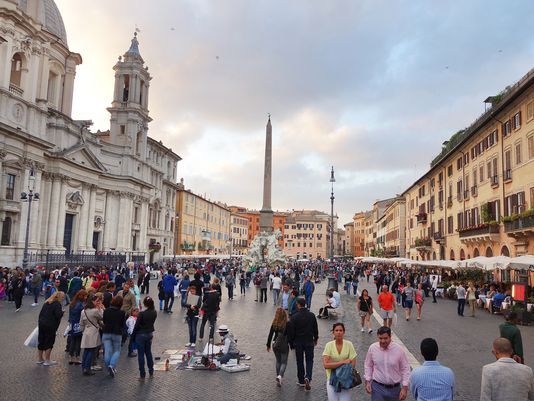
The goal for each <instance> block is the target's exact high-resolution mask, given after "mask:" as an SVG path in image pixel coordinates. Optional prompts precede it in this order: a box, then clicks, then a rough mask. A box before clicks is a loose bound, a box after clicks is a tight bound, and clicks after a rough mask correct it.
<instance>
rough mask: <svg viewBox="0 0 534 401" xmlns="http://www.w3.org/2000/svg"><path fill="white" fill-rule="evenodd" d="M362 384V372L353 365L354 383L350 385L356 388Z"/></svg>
mask: <svg viewBox="0 0 534 401" xmlns="http://www.w3.org/2000/svg"><path fill="white" fill-rule="evenodd" d="M360 384H362V377H361V376H360V372H358V370H357V369H356V368H355V367H354V366H353V367H352V383H351V385H350V388H354V387H357V386H359V385H360Z"/></svg>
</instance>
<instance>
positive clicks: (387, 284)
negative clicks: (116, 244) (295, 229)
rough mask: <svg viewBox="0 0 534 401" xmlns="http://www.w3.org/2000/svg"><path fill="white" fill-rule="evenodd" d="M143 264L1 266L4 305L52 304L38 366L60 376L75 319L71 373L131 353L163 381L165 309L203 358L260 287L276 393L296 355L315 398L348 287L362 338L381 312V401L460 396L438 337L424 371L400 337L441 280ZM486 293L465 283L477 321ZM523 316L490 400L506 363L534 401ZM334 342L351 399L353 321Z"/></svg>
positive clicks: (508, 327)
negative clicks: (60, 353) (324, 331)
mask: <svg viewBox="0 0 534 401" xmlns="http://www.w3.org/2000/svg"><path fill="white" fill-rule="evenodd" d="M132 267H133V266H128V265H120V266H113V267H109V268H106V267H77V268H72V267H64V268H62V269H54V270H51V271H50V270H39V269H32V270H27V271H23V270H22V269H20V268H16V269H0V299H2V297H4V298H5V299H6V301H8V302H13V303H14V304H15V311H17V312H18V311H19V310H20V308H21V307H22V302H23V299H24V296H25V295H27V296H29V297H32V298H33V303H32V304H31V305H32V307H37V306H40V302H39V301H40V298H41V297H43V298H44V303H43V304H42V307H41V311H40V313H39V319H38V346H37V348H38V355H37V361H36V363H37V364H38V365H42V366H46V367H50V366H53V365H55V364H57V362H56V361H55V360H53V359H52V350H53V347H54V343H55V338H56V334H57V331H58V330H59V327H60V322H61V321H62V318H63V315H64V312H67V314H68V328H67V329H66V330H65V333H64V334H65V335H66V336H67V347H66V350H65V351H66V352H68V356H69V364H70V365H80V366H81V368H82V374H83V375H86V376H92V375H94V374H95V372H96V371H98V370H103V369H106V370H107V372H108V374H109V376H111V377H115V376H116V375H117V363H118V361H119V357H120V355H121V350H122V348H123V347H124V348H125V349H127V355H128V357H137V359H138V365H139V380H140V381H143V380H145V377H146V370H148V375H149V376H150V377H152V376H153V373H154V358H153V356H152V351H151V349H152V341H153V336H154V332H155V321H156V319H157V316H158V312H157V307H158V306H159V311H160V313H166V314H172V313H173V312H174V311H173V308H175V302H174V301H175V298H179V300H180V302H179V304H180V308H183V309H184V313H185V318H186V319H185V320H186V322H187V332H188V334H189V336H188V342H187V344H186V346H187V347H190V348H192V350H193V351H195V350H197V351H199V350H200V349H199V347H201V346H202V343H203V340H204V335H205V333H206V325H208V326H209V331H208V340H209V341H208V342H211V343H213V342H214V335H215V332H216V328H217V324H218V322H217V320H218V315H219V310H220V307H221V299H222V298H223V297H227V299H228V300H229V301H232V300H233V299H234V298H235V297H236V292H234V289H235V287H236V286H237V285H239V287H240V296H241V297H245V299H246V296H247V294H248V293H249V292H250V290H252V289H253V290H254V291H253V293H252V298H253V300H254V302H258V303H268V302H269V300H268V298H272V303H273V305H274V307H275V309H274V310H275V312H274V318H273V321H272V324H271V327H270V331H269V333H268V337H267V343H266V349H267V351H268V352H270V351H272V352H273V354H274V356H275V382H276V384H277V385H278V386H282V383H283V380H284V374H285V371H286V367H287V363H288V358H289V354H290V351H291V350H294V353H295V359H296V365H297V384H298V386H300V387H302V388H303V389H304V390H306V391H310V390H311V382H312V372H313V364H314V353H315V348H316V346H317V342H318V338H319V329H318V323H317V319H318V318H326V319H327V318H329V317H331V316H332V315H336V314H337V313H338V311H340V310H341V305H342V300H341V294H340V291H339V288H341V287H342V288H343V290H344V291H345V292H346V294H347V301H348V302H349V304H351V305H354V308H356V311H357V314H358V315H359V317H360V325H361V331H362V332H367V333H369V334H372V333H373V332H374V329H373V327H372V323H371V322H372V319H371V318H372V316H373V314H375V313H379V314H380V320H381V321H380V325H379V326H380V327H377V329H376V335H377V342H375V343H373V344H372V345H371V346H370V347H369V349H368V350H367V353H366V355H365V358H364V360H365V363H364V367H365V370H364V374H363V377H362V381H363V386H364V387H365V390H366V391H367V392H368V393H369V394H371V399H372V400H373V401H380V400H384V401H386V400H394V399H395V400H403V399H405V398H406V396H407V394H408V392H409V391H410V392H411V393H412V394H413V395H414V397H415V398H416V399H417V400H418V401H424V400H452V399H453V398H454V388H455V384H454V373H453V372H452V370H451V369H449V368H446V367H444V366H442V365H440V364H439V363H438V362H437V356H438V344H437V342H436V340H435V339H432V338H426V339H424V340H423V341H422V342H421V354H422V356H423V358H424V359H425V362H424V364H423V365H422V366H421V367H419V368H416V369H414V370H413V371H412V370H411V368H410V364H409V362H408V358H407V355H406V352H405V349H404V348H403V347H402V346H401V345H400V344H397V343H396V342H395V341H393V340H392V332H391V330H392V329H391V328H392V326H393V323H394V320H395V319H396V318H397V308H402V309H404V318H405V319H406V321H409V320H410V319H411V318H412V309H413V307H414V304H415V309H416V320H418V321H419V320H421V319H422V311H423V305H424V303H425V300H426V299H427V298H429V297H430V293H432V296H433V301H432V302H437V299H436V291H437V288H438V278H437V277H432V276H431V275H429V274H427V273H426V272H419V271H414V270H411V269H402V268H392V267H390V266H372V265H366V264H361V263H354V262H352V261H338V262H335V263H325V262H310V263H306V264H299V263H288V264H287V265H285V266H280V267H276V268H272V269H268V268H266V267H261V268H257V269H256V268H248V267H247V268H246V267H245V266H243V265H242V264H241V262H240V261H239V260H238V259H233V260H230V261H224V262H216V263H206V264H201V263H199V262H195V261H188V262H181V263H169V264H167V265H166V266H153V267H149V266H140V267H135V268H132ZM152 273H154V277H157V294H158V295H157V297H158V301H159V303H157V302H155V300H154V299H153V298H152V297H151V296H150V295H145V294H149V291H150V281H151V277H152ZM327 275H328V277H329V282H328V290H327V293H326V297H325V302H324V304H323V306H322V307H321V308H320V309H319V310H318V311H317V314H316V313H314V312H312V311H311V306H312V298H313V297H314V292H315V287H316V284H318V283H320V282H321V281H322V280H324V279H325V277H327ZM363 280H365V281H366V282H370V280H372V282H373V283H374V284H375V285H376V291H377V296H376V299H375V300H373V297H372V296H371V295H370V293H369V291H368V289H367V288H364V289H361V290H360V291H359V290H358V287H359V283H360V281H363ZM223 287H224V288H226V295H225V294H224V291H223ZM495 288H496V285H495V284H491V285H490V286H489V287H488V291H489V290H490V289H491V290H492V291H495ZM462 290H463V291H462ZM480 293H481V292H480V289H479V288H476V287H475V285H474V284H473V283H468V284H467V285H466V288H464V287H463V283H461V282H458V285H457V286H456V296H457V298H458V305H459V307H458V308H460V303H461V300H462V299H464V300H467V301H468V304H469V306H470V310H471V311H472V315H473V316H474V314H475V312H474V310H475V309H476V305H477V300H478V298H479V294H480ZM143 295H145V296H144V297H143ZM353 297H354V298H353ZM177 303H178V302H177ZM459 311H460V309H459ZM458 313H459V314H460V312H458ZM461 315H463V309H462V313H461ZM516 317H517V316H515V315H514V314H513V313H509V314H507V315H506V322H505V323H503V324H502V325H501V326H500V328H499V329H500V337H499V338H498V339H496V340H495V342H494V343H493V353H494V355H495V356H496V358H497V359H498V361H497V362H496V363H495V364H491V365H488V366H485V367H484V369H483V378H482V385H481V393H482V396H481V400H500V399H504V398H496V397H495V395H494V394H496V393H495V391H497V393H498V391H503V388H506V385H505V384H503V383H501V381H500V380H499V381H498V380H496V379H495V377H494V376H495V372H496V371H497V369H498V368H499V366H501V365H503V364H506V365H505V366H506V369H507V370H508V371H510V372H517V377H521V378H523V379H522V380H523V381H522V382H521V383H520V384H519V385H516V386H515V390H514V391H516V392H517V394H523V395H524V396H525V397H530V398H510V400H516V399H517V400H519V399H528V400H531V399H534V387H533V386H534V378H533V377H532V370H531V369H530V368H529V367H527V366H526V365H524V356H523V349H522V339H521V333H520V331H519V329H518V328H517V326H516V322H515V320H516ZM199 323H200V329H199V330H198V325H199ZM217 333H218V334H219V337H220V338H221V342H220V343H219V345H220V346H221V352H220V354H219V355H218V356H217V359H218V361H219V363H221V364H225V363H228V362H229V361H230V360H232V359H239V357H240V351H239V349H238V348H237V343H236V340H235V339H234V337H233V334H232V333H231V332H230V330H229V328H228V326H227V325H225V324H222V325H219V327H218V329H217ZM331 335H332V337H333V340H332V341H330V342H328V343H327V344H326V346H325V348H324V351H323V353H322V357H323V360H322V362H323V367H324V369H325V374H326V377H327V383H326V387H327V388H326V390H327V394H328V399H329V400H349V399H351V394H352V391H351V388H352V387H353V386H354V384H355V383H354V379H355V376H357V374H356V372H355V366H356V358H357V352H356V349H355V347H354V345H353V344H352V343H351V342H350V341H348V340H346V339H345V326H344V324H343V323H342V322H337V323H335V324H334V325H333V327H332V332H331ZM82 350H83V352H82ZM102 364H103V366H102ZM145 364H146V368H145ZM503 366H504V365H503ZM514 374H515V373H514ZM529 375H530V376H529ZM496 383H501V384H500V385H499V389H498V390H494V389H493V388H494V387H495V386H496ZM488 394H489V395H488ZM492 394H493V395H492ZM518 397H519V396H518Z"/></svg>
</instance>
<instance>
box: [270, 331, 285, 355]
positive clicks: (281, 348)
mask: <svg viewBox="0 0 534 401" xmlns="http://www.w3.org/2000/svg"><path fill="white" fill-rule="evenodd" d="M273 351H274V352H280V353H282V354H286V353H288V352H289V344H288V342H287V335H286V332H285V330H284V331H281V332H278V335H277V336H276V340H275V341H274V344H273Z"/></svg>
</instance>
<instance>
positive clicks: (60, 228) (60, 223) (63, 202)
mask: <svg viewBox="0 0 534 401" xmlns="http://www.w3.org/2000/svg"><path fill="white" fill-rule="evenodd" d="M61 179H62V181H63V183H62V188H61V193H60V195H59V205H58V206H59V211H58V218H57V237H56V248H59V249H61V248H63V236H64V234H65V213H66V211H67V192H68V191H69V187H68V185H67V184H66V181H67V178H66V177H61Z"/></svg>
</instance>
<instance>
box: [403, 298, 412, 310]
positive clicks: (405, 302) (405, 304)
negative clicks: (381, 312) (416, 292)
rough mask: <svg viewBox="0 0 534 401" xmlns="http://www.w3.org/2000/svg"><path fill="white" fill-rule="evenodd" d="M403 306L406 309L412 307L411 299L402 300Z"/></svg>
mask: <svg viewBox="0 0 534 401" xmlns="http://www.w3.org/2000/svg"><path fill="white" fill-rule="evenodd" d="M404 307H405V308H406V309H412V308H413V300H411V301H408V300H406V301H404Z"/></svg>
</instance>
